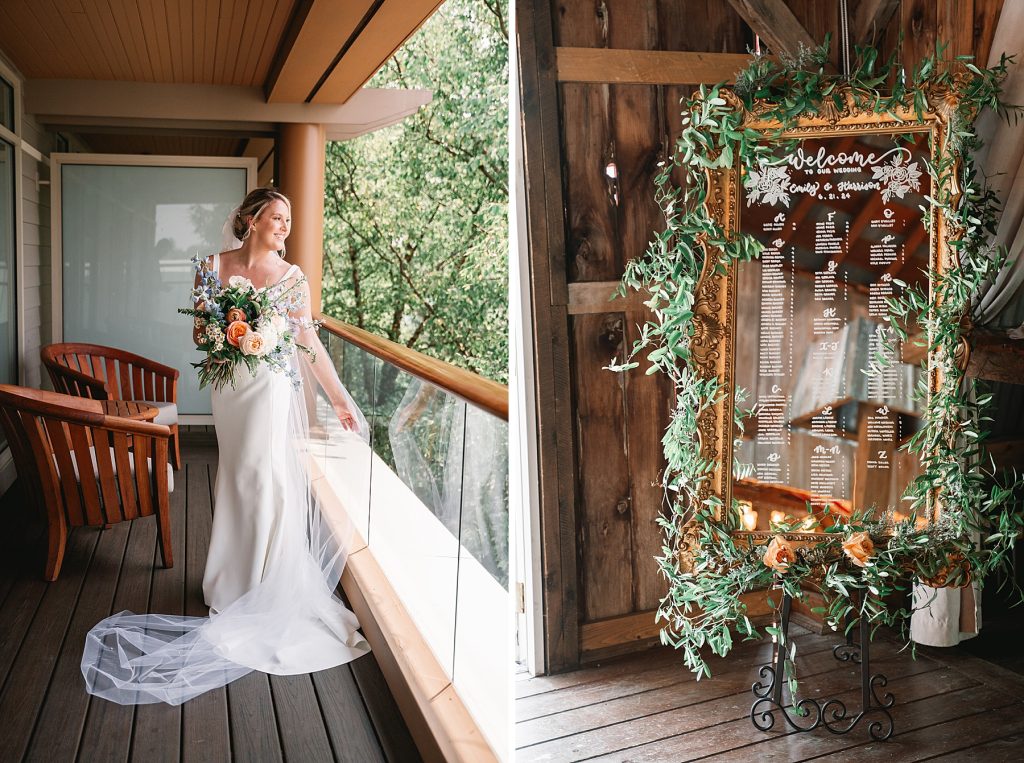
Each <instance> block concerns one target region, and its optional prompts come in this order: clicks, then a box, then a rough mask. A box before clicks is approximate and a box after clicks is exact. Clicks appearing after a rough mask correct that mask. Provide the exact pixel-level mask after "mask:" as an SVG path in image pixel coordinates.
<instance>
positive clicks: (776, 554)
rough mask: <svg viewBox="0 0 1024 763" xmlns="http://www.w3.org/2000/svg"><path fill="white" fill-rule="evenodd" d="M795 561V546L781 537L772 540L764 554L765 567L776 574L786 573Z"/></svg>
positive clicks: (777, 536)
mask: <svg viewBox="0 0 1024 763" xmlns="http://www.w3.org/2000/svg"><path fill="white" fill-rule="evenodd" d="M795 561H796V549H794V548H793V544H792V543H790V542H789V541H788V540H786V539H785V538H783V537H782V536H781V535H776V536H775V537H774V538H772V542H771V543H769V544H768V547H767V548H766V549H765V552H764V564H765V566H766V567H770V568H771V569H773V570H775V571H776V572H785V571H786V570H788V569H789V565H791V564H792V563H793V562H795Z"/></svg>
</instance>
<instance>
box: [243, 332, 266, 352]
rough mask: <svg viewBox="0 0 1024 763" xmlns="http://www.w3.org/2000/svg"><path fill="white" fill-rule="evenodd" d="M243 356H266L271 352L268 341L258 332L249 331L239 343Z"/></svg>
mask: <svg viewBox="0 0 1024 763" xmlns="http://www.w3.org/2000/svg"><path fill="white" fill-rule="evenodd" d="M238 349H240V350H241V351H242V354H243V355H265V354H266V353H267V351H269V350H270V346H269V345H268V344H267V340H266V339H264V338H263V334H261V333H260V332H258V331H249V332H247V333H246V334H245V336H243V337H242V338H241V339H240V340H239V341H238Z"/></svg>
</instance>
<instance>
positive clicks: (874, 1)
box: [853, 0, 900, 45]
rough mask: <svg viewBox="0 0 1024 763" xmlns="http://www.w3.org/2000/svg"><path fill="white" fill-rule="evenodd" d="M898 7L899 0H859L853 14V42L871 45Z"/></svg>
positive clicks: (887, 24)
mask: <svg viewBox="0 0 1024 763" xmlns="http://www.w3.org/2000/svg"><path fill="white" fill-rule="evenodd" d="M899 7H900V0H861V2H860V5H858V6H857V12H856V13H854V15H853V42H854V43H856V44H860V45H873V44H874V43H875V40H877V39H878V37H879V35H880V34H881V33H882V32H883V31H884V30H885V28H886V27H887V26H889V21H890V19H892V15H893V14H894V13H896V9H897V8H899Z"/></svg>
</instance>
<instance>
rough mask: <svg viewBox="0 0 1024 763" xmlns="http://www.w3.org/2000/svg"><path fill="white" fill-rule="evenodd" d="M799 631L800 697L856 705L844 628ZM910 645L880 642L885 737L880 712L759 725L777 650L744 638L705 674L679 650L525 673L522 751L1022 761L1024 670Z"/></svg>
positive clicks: (607, 758) (641, 757)
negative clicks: (805, 725)
mask: <svg viewBox="0 0 1024 763" xmlns="http://www.w3.org/2000/svg"><path fill="white" fill-rule="evenodd" d="M794 641H795V642H797V644H798V658H797V674H798V676H799V678H800V692H801V695H802V696H810V697H813V698H816V699H824V698H829V697H837V698H839V699H840V700H842V701H843V702H845V703H846V705H847V707H848V708H849V709H850V710H851V711H852V712H854V713H855V712H857V711H858V709H859V707H860V701H861V700H860V673H859V668H858V667H852V666H850V665H848V664H845V663H839V662H837V661H836V660H835V658H834V657H833V655H832V652H831V646H832V645H834V644H835V643H837V640H836V639H835V637H834V636H816V635H813V634H808V633H806V632H804V633H803V634H802V635H800V636H798V637H796V638H794ZM901 647H902V644H898V643H896V642H894V641H892V640H888V639H887V638H884V637H883V638H881V639H880V640H878V641H876V642H875V643H874V644H873V645H872V652H871V657H872V669H873V672H880V673H883V674H885V675H886V676H887V677H888V679H889V684H888V687H887V689H888V690H889V691H891V692H892V693H893V694H894V695H895V697H896V704H895V706H894V708H893V710H892V716H893V720H894V724H895V730H896V733H895V735H894V736H893V738H892V739H890V740H889V741H887V742H884V743H879V742H875V741H873V740H871V739H870V738H869V737H868V735H867V721H869V720H870V717H868V718H866V719H865V721H862V722H861V724H860V725H859V726H857V727H856V728H855V729H854V730H853V731H851V732H850V733H849V734H846V735H835V734H831V733H829V732H828V731H827V730H826V729H817V730H816V731H813V732H810V733H794V732H792V731H791V730H790V729H789V728H788V727H784V724H783V722H782V720H781V718H780V719H779V720H778V722H777V726H776V727H775V728H773V729H772V730H771V731H769V732H761V731H758V730H757V729H755V728H754V727H753V725H752V724H751V721H750V716H749V714H750V706H751V703H752V701H753V696H752V695H751V693H750V687H751V685H752V684H753V682H754V681H755V680H757V679H758V674H757V670H758V667H759V665H760V664H763V663H764V662H766V661H767V659H768V658H769V655H770V649H771V647H770V645H769V644H767V643H762V644H754V645H745V646H744V647H739V648H737V649H736V650H734V652H733V653H732V654H731V655H730V656H729V657H728V658H726V659H725V660H718V661H717V669H716V670H715V671H714V677H713V678H712V679H711V680H708V679H704V680H701V681H700V682H697V681H695V680H694V679H693V676H692V675H690V674H689V673H688V672H687V671H686V670H685V668H684V667H683V665H682V664H681V660H680V659H679V657H678V655H674V654H672V652H671V650H668V649H663V650H658V651H656V652H650V653H644V654H640V655H635V656H633V657H631V658H621V659H618V660H614V661H610V662H609V663H607V664H604V665H601V666H597V667H594V668H590V669H583V670H580V671H576V673H575V674H565V675H558V676H551V677H542V678H539V679H527V680H522V681H519V682H518V683H519V684H520V686H518V687H517V694H518V695H519V697H520V698H519V699H518V700H517V702H516V715H517V723H516V747H517V753H516V761H520V762H526V761H549V762H551V763H558V762H559V761H581V760H587V761H603V762H605V763H612V762H613V761H614V762H615V763H627V762H628V763H641V761H649V762H651V763H654V762H655V761H656V762H657V763H663V762H664V761H690V760H714V761H722V762H723V763H724V762H725V761H734V762H736V763H740V762H745V761H751V760H756V761H786V762H787V763H789V762H790V761H803V760H815V759H820V760H828V761H829V763H832V761H846V760H849V761H857V762H858V763H862V761H864V760H872V761H874V760H901V761H902V760H908V761H910V760H927V759H933V758H934V759H941V760H985V761H989V760H1011V759H1012V760H1019V759H1020V757H1021V755H1020V746H1019V745H1020V740H1021V738H1022V735H1024V701H1022V697H1024V676H1020V675H1018V674H1016V673H1012V672H1010V671H1007V670H1004V669H1002V668H1000V667H999V666H998V665H993V664H992V663H989V662H986V661H983V660H980V659H978V658H976V657H973V656H971V655H969V654H966V653H964V652H963V651H961V650H940V649H926V650H919V653H918V658H917V659H916V660H914V659H912V658H911V656H910V654H909V653H908V652H906V651H902V650H901ZM535 682H536V684H537V685H533V686H531V684H534V683H535ZM1013 740H1016V742H1014V741H1013ZM1015 744H1016V746H1014V745H1015Z"/></svg>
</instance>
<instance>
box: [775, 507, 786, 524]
mask: <svg viewBox="0 0 1024 763" xmlns="http://www.w3.org/2000/svg"><path fill="white" fill-rule="evenodd" d="M785 522H786V512H784V511H778V510H775V511H773V512H772V524H773V525H781V524H785Z"/></svg>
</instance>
